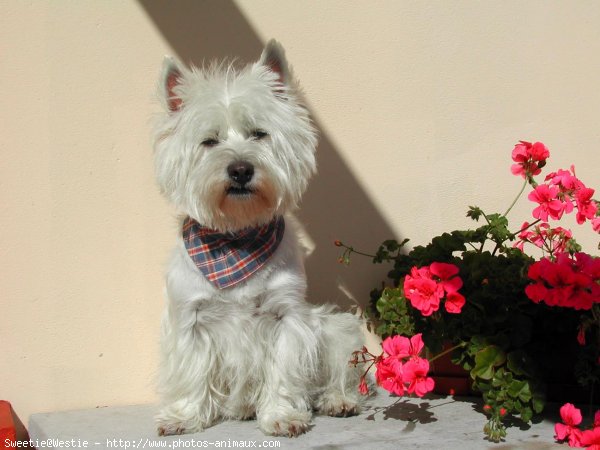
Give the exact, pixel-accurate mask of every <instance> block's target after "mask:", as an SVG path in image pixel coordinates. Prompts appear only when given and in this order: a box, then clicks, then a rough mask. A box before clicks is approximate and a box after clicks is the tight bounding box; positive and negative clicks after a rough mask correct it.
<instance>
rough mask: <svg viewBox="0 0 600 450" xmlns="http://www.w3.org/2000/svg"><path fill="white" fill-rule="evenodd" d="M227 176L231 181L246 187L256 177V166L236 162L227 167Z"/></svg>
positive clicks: (244, 162)
mask: <svg viewBox="0 0 600 450" xmlns="http://www.w3.org/2000/svg"><path fill="white" fill-rule="evenodd" d="M227 174H228V175H229V178H231V180H233V181H235V182H236V183H238V184H239V185H241V186H244V185H245V184H246V183H248V182H250V180H251V179H252V177H253V176H254V166H253V165H252V164H250V163H249V162H246V161H238V162H234V163H232V164H229V166H228V167H227Z"/></svg>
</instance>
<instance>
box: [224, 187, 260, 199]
mask: <svg viewBox="0 0 600 450" xmlns="http://www.w3.org/2000/svg"><path fill="white" fill-rule="evenodd" d="M225 192H226V193H227V195H228V196H230V197H239V198H245V197H250V196H251V195H252V194H254V190H253V189H251V188H249V187H247V186H229V187H228V188H227V189H226V191H225Z"/></svg>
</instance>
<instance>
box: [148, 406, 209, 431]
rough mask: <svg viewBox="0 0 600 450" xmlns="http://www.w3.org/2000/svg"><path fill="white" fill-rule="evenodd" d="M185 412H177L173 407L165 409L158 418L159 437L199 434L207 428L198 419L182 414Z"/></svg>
mask: <svg viewBox="0 0 600 450" xmlns="http://www.w3.org/2000/svg"><path fill="white" fill-rule="evenodd" d="M184 412H188V413H189V411H185V410H181V409H180V410H175V409H174V408H173V406H171V407H168V408H164V409H163V410H162V411H161V412H160V413H159V414H158V415H157V416H156V417H155V421H156V430H157V432H158V435H159V436H173V435H178V434H185V433H197V432H199V431H203V430H204V428H205V427H206V424H205V422H202V421H201V420H200V419H199V418H198V417H196V416H193V415H191V414H188V415H187V416H186V415H184V414H182V413H184Z"/></svg>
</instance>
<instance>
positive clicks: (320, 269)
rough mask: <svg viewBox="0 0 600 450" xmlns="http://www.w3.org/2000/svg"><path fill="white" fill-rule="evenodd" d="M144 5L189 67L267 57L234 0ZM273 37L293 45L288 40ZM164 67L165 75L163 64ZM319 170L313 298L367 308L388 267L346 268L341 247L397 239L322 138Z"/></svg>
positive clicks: (312, 226)
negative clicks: (352, 302)
mask: <svg viewBox="0 0 600 450" xmlns="http://www.w3.org/2000/svg"><path fill="white" fill-rule="evenodd" d="M138 1H139V3H140V4H141V6H142V7H143V8H144V10H145V11H146V13H147V14H148V15H149V17H150V18H151V19H152V21H153V22H154V23H155V25H156V26H157V28H158V29H159V30H160V32H161V33H162V35H163V36H164V38H165V39H166V40H167V41H168V42H169V44H170V45H171V47H172V48H173V50H174V51H175V52H176V53H177V56H178V57H179V58H180V59H181V60H182V61H183V62H186V63H193V64H195V65H199V66H201V65H202V63H203V62H204V61H210V60H212V59H223V58H231V57H237V58H239V59H240V60H241V61H243V62H251V61H255V60H256V59H258V57H259V55H260V52H261V51H262V48H263V45H264V43H263V42H261V40H260V39H259V37H258V35H257V34H256V32H255V31H254V30H253V29H252V27H251V26H250V24H249V23H248V21H247V20H246V19H245V17H244V15H243V14H242V13H241V11H240V10H239V9H238V8H237V7H236V5H235V4H234V3H233V2H231V1H229V0H222V1H198V0H179V1H177V2H167V1H163V0H138ZM273 37H275V38H277V39H278V40H280V41H281V42H282V43H283V45H284V46H285V36H273ZM291 63H292V65H293V61H291ZM156 64H157V73H158V67H159V65H160V64H161V61H157V62H156ZM316 126H317V128H319V130H320V131H321V129H320V127H319V124H318V123H317V124H316ZM317 163H318V170H319V173H318V175H317V176H316V177H315V178H314V179H313V180H312V181H311V184H310V187H309V189H308V191H307V193H306V194H305V196H304V199H303V202H302V206H301V210H300V212H299V213H298V214H297V215H298V218H299V219H300V221H301V223H302V224H303V225H304V226H305V229H306V232H307V233H308V235H309V236H310V239H311V240H312V241H313V242H314V244H315V250H314V251H313V253H312V254H311V255H310V256H309V259H308V260H307V263H306V271H307V276H308V285H309V290H308V298H309V300H310V301H312V302H315V303H320V302H325V301H326V302H332V303H337V304H338V305H340V306H341V307H342V308H347V307H348V306H349V304H350V302H349V300H348V297H349V296H350V297H353V298H355V299H356V300H357V302H358V303H359V304H361V305H362V306H366V304H367V303H368V300H369V296H368V293H369V291H370V290H371V289H373V288H374V287H378V286H380V285H381V281H382V280H383V279H384V278H385V274H386V272H387V270H388V267H384V266H375V265H373V264H372V263H371V261H370V259H368V258H361V257H358V256H355V257H354V258H353V260H352V264H351V266H350V267H345V266H342V265H341V264H338V263H337V259H338V257H339V255H340V253H341V252H340V249H339V248H337V247H334V245H333V241H334V240H335V239H340V240H343V241H344V242H348V243H352V245H354V246H356V247H357V248H359V247H360V248H361V249H364V250H366V251H369V252H374V251H375V250H376V249H377V247H378V245H379V244H380V243H381V242H382V241H383V240H384V239H389V238H392V237H394V233H393V231H392V229H391V227H390V226H389V225H388V223H387V222H386V221H385V220H384V218H383V217H382V215H381V214H380V213H379V211H378V210H377V208H376V207H375V206H374V204H373V202H372V201H371V200H370V199H369V197H368V196H367V194H366V193H365V191H364V190H363V189H362V188H361V186H360V184H359V183H358V182H357V180H356V179H355V178H354V176H353V175H352V173H351V171H350V170H349V167H348V166H347V164H346V163H345V162H344V160H343V159H342V158H341V157H340V154H339V153H338V152H337V151H336V149H335V147H334V146H333V145H332V143H331V141H330V140H329V139H328V138H327V136H326V135H324V134H323V133H322V131H321V134H320V141H319V148H318V151H317Z"/></svg>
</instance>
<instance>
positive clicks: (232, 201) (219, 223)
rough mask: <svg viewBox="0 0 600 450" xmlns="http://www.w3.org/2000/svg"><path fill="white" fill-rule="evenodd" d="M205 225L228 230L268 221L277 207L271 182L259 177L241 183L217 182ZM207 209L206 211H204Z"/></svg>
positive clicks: (224, 230) (275, 195) (275, 194)
mask: <svg viewBox="0 0 600 450" xmlns="http://www.w3.org/2000/svg"><path fill="white" fill-rule="evenodd" d="M211 197H212V198H213V203H212V205H206V204H205V205H204V208H205V209H206V207H208V208H209V209H211V211H210V212H211V214H209V215H210V223H205V224H204V225H205V226H208V227H209V228H212V229H215V230H219V231H223V232H228V231H237V230H241V229H243V228H247V227H255V226H259V225H263V224H265V223H268V222H269V221H271V220H272V219H273V216H274V215H275V213H276V211H277V204H278V201H277V193H276V189H275V187H274V186H273V184H271V183H269V182H267V181H265V180H259V181H257V182H253V183H251V184H249V185H247V186H244V187H241V186H239V185H236V184H235V183H230V182H225V183H220V184H219V185H218V186H216V187H215V189H213V192H212V195H211ZM205 212H208V211H205Z"/></svg>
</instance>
